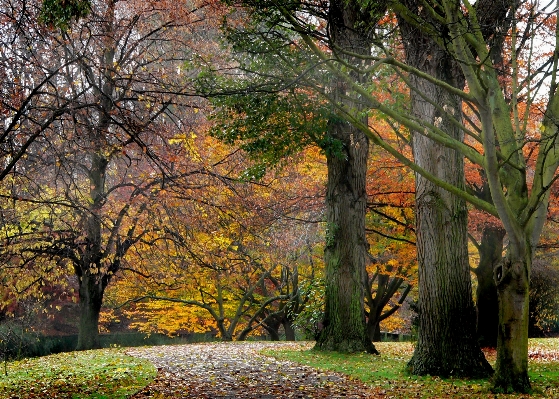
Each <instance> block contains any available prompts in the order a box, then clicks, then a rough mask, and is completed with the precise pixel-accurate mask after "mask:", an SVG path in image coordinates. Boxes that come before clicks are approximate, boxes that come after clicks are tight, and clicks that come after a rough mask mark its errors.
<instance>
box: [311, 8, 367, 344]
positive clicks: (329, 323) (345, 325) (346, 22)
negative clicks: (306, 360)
mask: <svg viewBox="0 0 559 399" xmlns="http://www.w3.org/2000/svg"><path fill="white" fill-rule="evenodd" d="M361 12H362V10H361V8H360V6H359V5H357V4H354V3H353V2H346V1H341V0H338V1H332V2H331V3H330V9H329V34H330V37H331V40H332V43H333V47H335V48H337V49H340V50H339V51H338V50H335V51H336V56H338V57H339V58H340V59H343V60H344V61H346V62H349V63H352V64H357V65H361V63H362V62H363V60H362V59H354V58H353V57H352V56H349V55H348V54H346V53H344V52H348V53H352V54H361V55H368V54H370V46H371V45H370V39H369V38H368V37H367V29H363V28H364V26H361V27H359V29H357V28H358V25H359V23H360V22H361V21H367V20H366V19H364V20H360V18H362V17H363V15H362V14H361ZM355 75H356V76H354V78H355V79H362V78H363V77H362V76H357V74H355ZM347 86H348V85H347V83H346V82H344V81H343V80H342V79H340V78H332V82H331V84H330V87H331V90H332V96H333V98H334V101H335V103H337V104H340V105H346V106H348V107H350V108H356V107H357V108H358V109H359V107H362V105H360V104H359V103H358V102H357V101H352V100H351V99H348V96H351V90H349V88H348V87H347ZM334 114H335V112H334ZM365 122H366V121H365ZM327 134H328V136H329V138H330V141H331V142H333V143H338V144H340V145H339V146H332V148H326V158H327V168H328V181H327V186H326V220H327V233H326V248H325V251H324V258H325V264H326V271H325V282H326V288H325V312H324V319H323V323H322V324H323V329H322V330H321V331H320V333H319V336H318V339H317V343H316V348H317V349H323V350H335V351H340V352H363V351H366V352H369V353H377V352H376V349H375V347H374V346H373V344H372V342H371V340H370V339H369V337H368V335H367V329H366V321H365V309H364V293H365V291H364V284H365V280H364V277H365V266H366V259H367V251H368V243H367V239H366V234H365V214H366V206H367V193H366V190H365V187H366V173H367V156H368V151H369V140H368V138H367V137H366V136H365V134H364V133H363V132H361V131H360V130H359V129H356V128H354V127H353V126H351V125H350V124H349V123H348V122H347V121H345V120H343V119H342V118H339V117H336V116H333V117H332V118H331V119H330V120H329V121H328V132H327Z"/></svg>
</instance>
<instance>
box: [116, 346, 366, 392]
mask: <svg viewBox="0 0 559 399" xmlns="http://www.w3.org/2000/svg"><path fill="white" fill-rule="evenodd" d="M289 345H292V346H293V347H294V348H295V347H296V348H300V345H299V344H295V343H293V344H289V343H287V344H282V347H286V348H287V347H289ZM265 347H266V344H265V343H259V342H244V343H227V344H223V343H211V344H199V345H177V346H158V347H147V348H133V349H130V350H128V351H127V353H128V354H130V355H132V356H136V357H141V358H145V359H148V360H150V361H151V362H153V363H154V364H155V366H156V367H157V369H158V375H157V378H156V380H155V381H154V382H153V383H152V384H150V385H148V386H147V387H146V388H144V389H143V390H142V391H140V392H139V393H137V394H136V395H134V396H132V398H131V399H147V398H157V399H162V398H166V399H174V398H212V399H225V398H227V399H249V398H251V399H252V398H259V399H276V398H302V399H307V398H367V397H369V396H368V395H367V387H366V386H365V385H363V384H362V383H359V382H357V381H353V380H350V379H349V378H348V377H346V376H344V375H342V374H337V373H333V372H322V371H317V370H316V369H313V368H310V367H306V366H301V365H298V364H296V363H292V362H289V361H282V360H275V359H273V358H270V357H266V356H263V355H261V354H259V353H258V352H259V351H260V350H262V349H263V348H265ZM268 347H269V346H268ZM369 394H370V391H369Z"/></svg>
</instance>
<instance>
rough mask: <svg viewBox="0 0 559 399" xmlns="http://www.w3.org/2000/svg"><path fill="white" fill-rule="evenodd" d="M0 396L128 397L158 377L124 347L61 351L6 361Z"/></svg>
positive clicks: (150, 366)
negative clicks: (126, 351) (128, 353)
mask: <svg viewBox="0 0 559 399" xmlns="http://www.w3.org/2000/svg"><path fill="white" fill-rule="evenodd" d="M0 371H1V374H0V398H10V397H17V398H19V399H24V398H36V397H41V398H45V397H53V398H54V397H63V398H72V399H85V398H88V399H124V398H126V397H127V396H129V395H131V394H132V393H135V392H137V391H139V390H140V389H141V388H143V387H144V386H146V385H147V384H149V383H150V382H151V381H153V379H154V378H155V375H156V374H157V370H156V369H155V367H154V366H153V365H152V364H151V363H150V362H149V361H147V360H143V359H138V358H134V357H131V356H127V355H126V354H124V350H123V349H117V348H114V349H101V350H92V351H83V352H68V353H59V354H56V355H50V356H45V357H39V358H30V359H23V360H18V361H13V362H8V363H7V373H8V375H7V376H6V375H5V372H4V364H2V368H1V369H0Z"/></svg>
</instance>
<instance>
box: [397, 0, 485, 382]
mask: <svg viewBox="0 0 559 399" xmlns="http://www.w3.org/2000/svg"><path fill="white" fill-rule="evenodd" d="M403 4H404V5H405V7H406V11H408V12H411V13H413V14H416V15H419V16H421V19H423V20H424V21H428V22H429V23H430V24H431V25H432V26H433V29H435V30H437V31H443V30H444V29H445V28H444V25H441V24H440V23H439V22H438V21H437V20H436V19H434V18H433V19H431V15H430V14H429V12H428V11H422V10H423V7H420V2H416V1H408V2H403ZM398 26H399V29H400V34H401V36H402V42H403V46H404V50H405V55H406V63H407V64H408V65H410V66H412V67H414V68H417V69H418V70H420V71H422V72H425V73H426V74H429V76H432V77H434V78H436V79H438V80H439V81H442V82H445V83H447V84H448V85H449V86H452V87H456V88H458V89H462V88H463V87H464V84H465V82H464V77H463V75H462V73H461V71H460V67H459V65H458V63H457V62H456V61H455V60H454V59H453V57H452V56H451V54H449V53H448V52H447V51H446V50H445V49H444V48H441V47H439V44H438V43H437V41H436V40H434V39H433V38H431V37H430V35H429V33H427V32H422V31H421V30H420V29H418V28H417V26H415V24H414V23H408V22H407V20H406V16H405V15H400V17H399V21H398ZM409 88H410V91H411V94H410V97H411V106H410V113H411V114H412V115H413V116H414V117H416V118H417V120H418V121H423V122H426V123H434V124H436V125H437V126H438V127H439V128H440V129H441V130H443V131H444V132H445V133H446V134H447V135H448V136H450V137H452V138H453V139H455V140H457V141H462V140H463V131H462V129H461V124H460V123H461V120H462V117H461V114H462V102H461V99H460V97H459V96H457V95H455V94H452V93H449V92H448V91H447V90H445V89H443V88H441V87H440V86H438V85H437V84H434V83H432V82H430V81H428V80H425V79H423V78H421V77H418V76H415V75H411V76H410V77H409ZM440 108H443V109H448V110H451V111H450V112H451V113H452V114H453V119H452V120H447V119H446V118H445V113H442V114H440V113H439V109H440ZM456 122H458V123H456ZM412 148H413V158H414V162H416V163H417V164H419V165H421V166H422V168H423V169H424V170H425V171H427V172H429V173H430V174H432V175H434V176H437V178H439V179H440V180H441V181H445V182H447V183H449V184H452V185H453V186H456V187H458V188H460V189H464V187H465V182H464V158H463V156H462V154H461V153H460V152H458V151H455V150H454V149H452V148H448V147H445V146H444V145H441V144H439V143H437V142H435V141H433V140H432V139H430V138H428V137H426V136H424V135H422V134H421V133H418V132H413V134H412ZM415 181H416V184H415V186H416V187H415V191H416V236H417V240H416V241H417V255H418V263H419V267H418V270H419V300H418V310H419V329H418V341H417V345H416V348H415V352H414V355H413V357H412V359H411V360H410V362H409V364H408V367H409V369H410V371H411V372H412V373H413V374H419V375H424V374H431V375H443V376H444V375H450V374H454V375H460V376H486V375H488V374H490V373H491V367H490V366H489V364H488V363H487V361H486V360H485V358H484V356H483V353H482V352H481V350H480V348H479V346H478V343H477V339H476V333H475V311H474V305H473V301H472V291H471V278H470V266H469V262H468V246H467V243H468V240H467V223H468V222H467V210H466V203H465V201H464V199H462V198H460V197H458V196H456V195H454V194H452V193H449V192H448V191H446V190H444V189H443V188H441V187H439V186H438V185H437V184H435V183H433V182H431V181H429V180H428V179H426V178H424V177H423V176H422V175H421V174H419V173H417V174H416V178H415ZM449 281H451V282H452V283H451V284H449Z"/></svg>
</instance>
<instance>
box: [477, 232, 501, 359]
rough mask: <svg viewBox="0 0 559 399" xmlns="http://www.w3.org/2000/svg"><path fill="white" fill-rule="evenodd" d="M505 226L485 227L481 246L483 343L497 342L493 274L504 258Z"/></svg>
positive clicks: (480, 323) (480, 326) (479, 320)
mask: <svg viewBox="0 0 559 399" xmlns="http://www.w3.org/2000/svg"><path fill="white" fill-rule="evenodd" d="M504 237H505V230H503V228H502V227H498V226H486V227H485V228H484V229H483V233H482V238H481V243H480V246H479V265H478V267H477V268H476V270H475V274H476V277H477V289H476V297H477V302H476V310H477V335H478V340H479V343H480V345H481V346H482V347H492V348H495V347H496V346H497V328H498V326H499V302H498V298H497V286H496V285H495V279H494V278H493V274H494V270H495V268H496V267H497V266H498V264H499V263H500V262H501V261H502V252H503V239H504Z"/></svg>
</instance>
